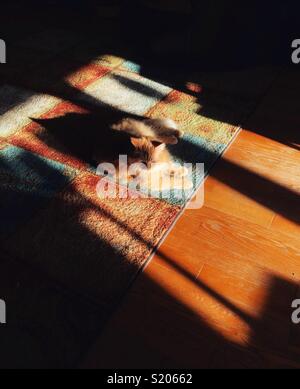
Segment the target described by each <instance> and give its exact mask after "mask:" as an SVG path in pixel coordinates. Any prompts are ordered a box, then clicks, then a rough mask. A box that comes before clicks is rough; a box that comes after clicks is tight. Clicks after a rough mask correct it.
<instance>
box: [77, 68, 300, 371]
mask: <svg viewBox="0 0 300 389" xmlns="http://www.w3.org/2000/svg"><path fill="white" fill-rule="evenodd" d="M299 90H300V77H299V76H297V75H296V74H295V73H293V72H291V71H290V72H286V73H284V74H283V75H282V76H281V77H280V79H278V80H277V82H276V83H275V84H274V85H273V87H272V88H271V90H269V92H268V94H267V95H266V96H265V98H264V99H263V101H262V102H261V104H260V105H259V107H258V108H257V109H256V111H255V112H254V113H253V115H252V116H251V117H250V118H249V120H248V121H247V123H246V124H245V128H244V130H243V131H242V132H241V133H240V134H239V136H238V137H237V139H236V140H235V141H234V143H233V144H232V146H231V147H230V148H229V149H228V150H227V152H226V153H225V155H224V156H223V158H222V160H220V161H219V162H218V163H217V164H216V166H215V167H214V168H213V170H212V171H211V174H210V176H209V177H208V179H207V180H206V182H205V205H204V207H203V208H201V209H198V210H187V211H186V212H185V213H184V214H183V216H182V217H181V218H180V220H179V221H178V222H177V224H176V225H175V227H174V229H173V230H172V232H171V233H170V234H169V236H168V237H167V239H166V240H165V242H164V243H163V244H162V246H161V247H160V249H159V252H158V253H157V255H156V256H155V257H154V259H153V260H152V261H151V262H150V263H149V265H148V266H147V268H146V269H145V271H144V272H143V273H142V274H141V275H140V276H139V277H138V279H137V280H136V281H135V282H134V284H133V286H132V288H131V289H130V291H129V293H128V294H127V296H126V297H125V299H124V301H123V302H122V304H121V306H120V307H119V309H118V310H117V312H116V313H115V315H114V316H113V317H112V319H111V320H110V321H109V323H108V324H107V326H106V328H105V330H104V331H103V332H102V335H101V336H100V337H99V339H98V341H97V343H96V344H95V345H94V347H93V348H92V350H91V352H90V353H89V355H88V356H87V358H86V359H85V361H84V363H83V367H88V368H107V367H108V368H142V367H145V368H150V367H152V368H153V367H156V368H165V367H174V368H183V367H185V368H204V367H210V368H214V367H221V368H227V367H237V368H239V367H300V325H298V326H297V325H295V324H292V322H291V313H292V309H291V304H292V301H293V300H294V299H295V298H296V297H297V296H299V297H300V293H299V289H298V285H299V280H300V228H299V223H300V201H299V194H300V152H299V150H300V140H299V137H300V132H299V130H300V110H299V106H298V104H297V99H298V97H299Z"/></svg>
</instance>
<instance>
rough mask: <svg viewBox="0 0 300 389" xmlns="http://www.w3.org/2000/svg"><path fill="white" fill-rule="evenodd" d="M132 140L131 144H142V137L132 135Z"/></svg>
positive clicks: (135, 145)
mask: <svg viewBox="0 0 300 389" xmlns="http://www.w3.org/2000/svg"><path fill="white" fill-rule="evenodd" d="M130 142H131V144H132V145H133V146H134V147H137V146H139V145H140V144H141V139H140V138H135V137H133V136H132V137H131V138H130Z"/></svg>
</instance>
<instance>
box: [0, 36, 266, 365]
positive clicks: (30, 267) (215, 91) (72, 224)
mask: <svg viewBox="0 0 300 389" xmlns="http://www.w3.org/2000/svg"><path fill="white" fill-rule="evenodd" d="M48 35H49V33H48ZM50 35H51V34H50ZM52 36H53V34H52ZM54 36H55V37H56V38H55V39H56V40H57V39H58V40H59V39H60V40H59V41H60V44H59V45H55V46H53V45H51V44H48V43H47V44H46V43H45V41H47V34H45V33H43V34H41V35H39V36H35V37H33V38H31V39H29V40H24V41H23V42H21V44H20V47H23V48H25V49H26V50H32V51H34V50H37V51H38V50H40V51H41V53H43V55H41V58H48V57H51V55H52V54H53V55H54V54H55V55H56V57H55V59H53V60H52V65H49V66H48V67H47V71H44V69H41V68H40V67H36V68H35V69H36V70H34V69H30V71H28V70H26V72H23V73H22V74H21V75H18V77H17V78H16V83H14V82H9V83H4V84H2V85H0V114H1V117H0V183H1V187H0V201H1V203H0V207H1V219H0V241H1V249H2V250H1V259H0V298H2V299H5V301H6V304H7V310H8V319H7V320H8V324H7V325H6V326H5V327H1V331H0V342H1V351H0V365H1V366H2V367H3V366H10V365H12V366H14V367H16V366H20V367H72V366H76V364H77V363H78V362H79V361H80V358H81V357H82V355H83V353H85V352H86V351H87V349H88V347H89V346H90V345H91V343H92V342H93V340H94V339H95V337H96V336H97V335H98V334H99V332H100V331H101V328H102V326H103V325H104V324H105V322H106V320H107V318H108V317H109V315H110V314H111V312H112V311H113V310H114V309H115V307H116V304H117V303H118V302H119V301H120V299H121V298H122V296H124V294H125V293H126V290H127V289H128V287H129V286H130V284H131V283H132V281H133V280H134V279H135V277H136V276H137V274H138V272H139V271H140V270H141V269H142V268H143V266H144V265H145V263H146V262H147V260H148V259H149V258H150V256H151V254H152V253H153V251H154V250H155V249H156V248H157V246H158V244H159V242H160V241H161V240H162V238H163V237H164V236H165V234H166V233H167V232H168V230H169V229H170V227H171V226H172V224H173V222H174V221H175V220H176V218H177V216H178V215H179V214H180V212H181V211H182V209H183V208H184V207H185V205H186V204H185V203H186V200H184V201H182V202H177V203H176V202H174V201H172V199H168V198H163V199H160V198H154V197H152V198H151V197H150V198H138V199H135V198H131V197H130V196H129V197H128V198H124V199H123V198H122V199H120V198H119V199H118V198H116V199H105V200H104V199H100V198H99V197H98V196H97V193H96V186H97V183H98V182H99V176H97V175H96V174H95V171H94V169H93V168H92V167H91V166H90V165H89V164H88V163H86V162H85V161H82V160H80V159H78V158H76V156H74V155H72V154H69V153H68V152H66V151H65V150H64V149H63V148H61V147H58V145H56V144H55V143H54V144H53V143H51V142H49V134H48V133H47V130H46V129H45V128H44V127H43V126H41V125H40V124H38V123H37V122H34V121H32V120H31V118H32V117H34V118H41V119H54V118H57V117H61V116H63V115H66V114H68V113H75V114H78V115H81V114H83V113H88V112H89V109H88V106H89V105H95V106H97V105H99V106H103V105H104V104H106V105H112V106H115V107H116V108H118V109H121V110H124V111H126V112H131V113H135V114H139V115H144V116H148V117H152V118H156V117H170V118H172V119H174V120H175V121H176V122H177V123H178V124H179V125H180V127H181V128H182V129H183V130H184V131H185V135H184V138H183V139H182V140H181V141H180V142H179V144H178V145H177V146H175V147H174V148H173V149H171V152H172V153H173V154H174V156H180V158H181V160H183V161H186V162H202V163H204V166H205V174H207V172H208V171H209V169H210V168H211V167H212V165H213V164H214V163H215V161H216V160H217V159H218V158H219V157H220V155H221V154H222V153H223V151H224V150H225V149H226V147H227V146H228V145H229V144H230V142H231V141H232V139H233V137H234V136H235V135H236V133H237V131H238V128H239V124H240V122H241V121H242V120H243V118H245V117H246V116H247V114H248V113H249V112H250V111H251V109H253V106H254V103H255V102H256V100H257V97H258V95H257V94H255V93H256V92H257V90H255V93H254V94H252V93H246V94H245V95H241V94H239V93H237V90H238V91H241V88H239V87H237V86H236V85H234V84H232V83H231V82H229V81H228V79H226V77H225V76H224V77H223V78H222V76H221V75H219V82H216V78H215V77H212V76H210V75H206V74H199V75H198V80H199V82H198V83H190V84H187V90H186V92H187V93H184V92H182V91H178V90H176V89H174V88H173V87H172V86H170V84H169V85H167V84H164V82H157V81H155V80H150V79H148V78H146V77H143V76H142V75H141V74H139V73H140V68H139V66H138V64H135V63H133V62H130V61H128V60H126V59H124V58H119V57H116V56H112V55H101V56H99V57H96V58H93V60H91V61H89V62H88V63H85V64H82V63H81V61H80V53H81V51H80V47H79V48H78V49H77V50H76V51H74V50H71V49H70V47H69V46H68V42H69V41H68V35H67V34H63V32H59V31H58V32H57V33H56V35H54ZM45 48H47V50H45ZM58 48H59V49H60V50H62V51H63V54H61V53H56V52H55V53H53V51H55V50H57V49H58ZM81 48H82V50H84V49H86V46H84V45H82V46H81ZM68 49H69V51H68ZM58 54H59V56H57V55H58ZM77 60H78V65H77V62H76V61H77ZM45 61H46V59H45ZM70 62H72V69H71V70H70V69H69V68H68V64H69V63H70ZM74 63H75V64H76V69H75V66H74ZM58 64H59V65H61V66H64V64H65V65H66V69H67V70H66V71H65V72H64V76H63V78H59V77H60V76H61V74H62V73H61V74H58V75H57V84H55V85H54V86H53V85H48V84H50V82H48V83H47V80H53V75H55V74H56V73H55V72H56V71H57V70H56V68H57V67H58ZM32 66H33V65H32ZM35 66H36V64H35ZM3 69H4V68H2V69H1V70H2V71H4V70H3ZM51 77H52V78H51ZM245 78H247V77H244V78H243V79H244V80H245ZM235 79H236V78H235ZM261 80H262V83H261V85H260V90H259V93H258V94H260V93H261V92H262V91H263V90H264V89H265V87H266V85H268V82H269V81H266V80H265V79H264V77H263V76H262V77H261ZM211 81H213V82H211ZM205 84H207V85H208V87H207V90H208V93H207V94H206V98H207V96H208V100H206V105H205V103H202V102H201V98H200V95H201V91H202V88H203V85H205ZM20 85H22V86H20ZM26 85H27V87H26ZM31 85H32V88H30V86H31ZM41 85H43V86H44V85H47V86H49V88H48V91H49V93H43V92H42V91H40V90H39V89H42V88H41V87H40V86H41ZM248 85H249V86H251V81H249V79H248ZM45 89H46V88H45ZM52 90H53V93H52V92H51V91H52ZM189 90H190V92H191V93H188V91H189ZM195 92H196V93H195ZM248 92H249V89H248ZM250 92H251V88H250ZM198 94H199V96H198ZM213 113H215V114H216V115H215V116H214V115H213ZM218 114H220V116H219V117H220V119H218ZM85 130H86V129H84V128H83V129H82V131H85ZM61 131H64V128H61ZM202 178H203V177H202ZM199 184H200V180H199V181H198V182H197V185H199Z"/></svg>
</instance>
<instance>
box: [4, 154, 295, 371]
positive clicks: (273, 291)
mask: <svg viewBox="0 0 300 389" xmlns="http://www.w3.org/2000/svg"><path fill="white" fill-rule="evenodd" d="M19 158H20V160H21V161H22V163H23V164H24V165H25V166H28V165H29V166H30V165H31V163H32V160H30V159H28V156H27V155H26V153H24V154H23V155H20V156H19ZM31 158H32V157H31ZM35 164H37V165H39V166H40V168H39V169H36V170H35V171H36V174H37V175H40V176H39V178H40V179H41V180H45V171H48V175H49V174H50V173H51V174H52V175H53V176H56V177H57V176H58V177H60V175H61V173H59V172H58V171H57V169H55V168H53V171H52V172H51V171H49V170H51V169H50V168H49V166H48V165H47V166H43V162H42V161H39V162H37V161H36V162H35ZM1 166H2V164H1ZM5 170H7V171H8V172H13V171H14V169H13V168H11V169H5ZM2 174H3V171H2ZM14 177H15V179H16V180H17V177H16V173H14ZM36 179H37V178H36ZM28 180H29V181H30V178H29V177H28ZM31 180H32V178H31ZM2 182H3V178H2ZM9 182H10V185H11V189H10V193H11V194H13V191H14V189H13V188H14V187H15V188H16V189H17V188H18V185H17V184H18V182H15V183H14V185H12V182H11V181H9ZM21 183H22V182H20V183H19V189H18V198H22V193H21V188H20V184H21ZM16 189H15V190H16ZM45 189H46V188H45V185H37V186H36V188H32V194H31V196H33V197H34V199H35V200H37V199H38V198H40V200H41V201H42V202H43V204H44V205H42V203H40V204H39V209H38V210H37V211H38V212H36V218H37V223H35V222H32V221H30V222H29V223H30V224H27V228H25V229H24V226H26V224H24V221H23V222H22V223H21V225H19V226H18V227H16V228H15V230H14V231H13V235H11V234H3V233H1V260H0V266H1V272H0V274H1V275H0V277H1V282H0V295H1V296H2V297H5V301H6V304H7V307H8V313H9V314H8V324H7V325H6V326H4V327H1V332H0V337H1V357H0V363H1V367H23V368H24V367H25V368H33V367H35V368H36V367H46V368H53V367H60V368H63V367H75V366H78V364H79V363H80V361H81V360H82V358H83V355H85V354H86V353H87V350H88V349H89V348H90V346H91V345H92V344H93V343H94V342H95V340H96V339H97V337H98V336H99V333H100V332H101V330H102V329H103V327H104V325H105V324H106V323H107V319H108V317H109V316H110V315H111V313H112V311H114V310H115V309H116V307H117V306H119V304H120V299H122V298H123V296H124V291H125V290H126V289H127V288H128V287H129V285H130V284H131V282H132V280H133V278H134V276H136V274H137V272H138V270H139V269H138V267H136V266H135V265H133V264H132V265H129V263H128V261H127V260H126V256H124V255H122V253H121V252H120V251H119V250H118V249H117V248H116V247H114V246H113V245H112V244H110V243H109V242H108V241H105V240H103V239H101V237H99V235H95V234H94V233H93V232H92V231H91V230H89V229H88V228H87V226H86V225H85V224H84V223H82V222H81V221H80V220H81V219H80V217H79V215H82V214H83V213H84V212H86V211H88V210H89V211H90V210H94V211H96V212H97V219H98V221H99V220H100V219H103V218H105V219H107V220H110V222H112V223H113V224H114V225H116V226H118V227H119V228H120V230H119V231H120V232H121V231H123V233H128V234H129V235H130V236H131V237H132V238H133V239H134V240H137V241H138V242H140V243H141V245H142V246H145V247H146V248H147V249H149V250H150V251H151V250H152V249H153V247H154V244H153V242H151V241H148V240H146V239H145V238H143V237H142V231H136V230H135V229H132V228H131V227H130V226H128V225H126V224H124V222H123V221H121V220H119V219H118V218H116V217H115V216H114V215H113V214H112V213H111V212H110V211H109V210H108V209H106V208H105V207H102V206H100V205H96V204H94V203H93V202H91V201H90V200H89V199H88V198H87V197H85V196H83V195H82V194H81V193H76V191H74V188H73V191H71V190H70V191H69V193H68V188H67V189H65V190H64V193H65V194H66V195H64V196H62V195H59V196H54V197H53V198H52V199H49V198H48V196H47V195H45ZM47 189H48V188H47ZM56 189H58V188H56ZM23 190H27V191H28V185H26V188H24V189H23ZM3 195H4V197H3ZM27 195H28V193H27V194H26V196H27ZM29 196H30V193H29ZM0 198H1V203H2V204H3V205H5V206H7V203H6V202H5V198H6V190H5V186H4V187H3V186H2V188H1V190H0ZM29 204H30V202H28V198H27V197H26V199H25V200H24V206H25V205H26V206H27V207H28V206H29ZM11 207H13V206H11ZM50 215H52V216H50ZM43 221H44V222H45V224H42V223H43ZM2 223H4V221H2ZM20 227H22V228H21V229H20ZM27 229H28V231H26V230H27ZM50 231H52V234H53V235H51V234H50V235H49V232H50ZM11 233H12V232H11ZM75 242H76V244H75V246H74V243H75ZM44 248H47V250H46V251H45V250H44ZM87 250H88V255H87ZM159 255H160V257H161V258H162V259H163V261H164V262H165V263H166V264H167V265H170V266H171V267H172V268H173V269H175V270H176V271H177V272H178V273H179V274H181V275H182V276H183V277H184V278H186V279H187V280H189V281H190V282H191V283H193V284H194V286H195V288H196V293H197V290H199V291H201V292H205V294H206V295H208V296H210V298H213V299H214V300H215V301H216V303H217V304H218V305H221V306H223V307H224V308H225V309H227V310H229V311H230V312H232V313H233V314H234V315H235V316H237V317H239V318H240V320H242V321H243V322H244V323H245V324H246V325H247V326H249V328H250V330H251V336H250V338H249V340H248V341H247V347H246V346H241V345H239V344H236V343H235V342H234V341H232V340H228V339H227V338H226V336H225V335H224V334H223V335H222V334H221V333H222V330H221V327H222V326H221V327H220V333H219V331H218V330H217V328H216V326H215V325H214V326H211V325H210V324H209V323H207V321H206V319H205V318H203V319H202V318H201V314H196V312H195V311H194V309H190V307H188V306H187V305H186V304H184V303H182V302H181V301H179V300H177V299H175V298H174V297H172V296H171V295H170V294H168V293H167V292H166V291H165V290H164V289H162V288H161V287H160V285H159V283H156V282H155V280H153V279H149V278H147V276H146V275H145V274H141V275H140V277H139V279H138V282H139V283H142V284H143V291H144V293H143V294H142V295H141V296H140V297H141V305H140V306H139V309H140V310H138V311H136V310H135V311H133V312H131V315H132V316H130V317H128V324H126V325H124V327H123V329H122V331H125V333H126V330H128V328H131V331H134V332H135V331H136V332H135V333H134V334H133V333H129V334H126V336H125V338H124V333H122V334H121V336H122V339H123V342H119V339H118V337H119V336H120V334H118V333H114V335H113V340H112V339H110V338H108V340H109V341H111V343H110V345H109V350H110V352H111V353H116V352H117V350H118V353H117V354H118V355H117V356H116V355H110V353H109V352H108V355H105V360H104V359H103V361H101V360H99V359H97V358H96V357H95V356H94V358H96V359H94V363H96V364H99V365H102V364H103V365H104V366H105V367H114V368H116V367H123V366H124V364H125V367H157V368H164V367H173V368H174V367H178V368H179V367H181V368H182V367H187V368H190V367H198V368H199V367H202V368H203V367H210V368H211V367H221V368H225V367H226V368H229V367H234V368H272V367H299V362H298V361H299V351H298V350H297V347H296V345H295V344H293V348H291V347H289V346H288V340H289V337H288V336H287V333H288V332H289V331H290V330H291V326H293V325H292V324H291V322H290V315H291V312H290V303H291V300H290V299H292V298H294V297H295V296H296V292H297V288H298V286H297V285H296V284H293V283H291V282H289V281H286V280H284V279H281V278H280V277H275V276H272V275H270V282H269V284H268V293H267V299H266V301H265V305H264V307H263V309H260V310H259V314H257V315H255V316H252V315H251V314H249V313H247V312H246V311H244V310H243V309H241V308H239V307H238V306H237V305H235V303H233V302H232V301H229V300H228V299H227V298H226V297H224V296H222V295H221V294H220V293H218V292H216V291H215V290H214V289H213V288H211V287H210V286H209V285H207V284H206V283H205V282H203V281H201V280H199V279H195V278H194V276H192V275H191V274H190V273H189V272H188V271H187V270H185V269H183V268H182V267H181V266H180V265H178V264H176V263H175V262H174V260H173V259H172V258H169V257H167V256H166V255H164V254H162V253H159ZM104 262H105V263H104ZM124 263H127V264H126V266H125V267H124ZM120 267H121V268H122V271H121V272H120V271H119V270H120ZM108 275H109V284H108V283H107V280H108ZM105 280H106V281H105ZM116 285H118V287H117V288H116ZM95 287H96V289H95ZM96 290H97V292H96V293H95V291H96ZM152 301H157V305H154V306H152V304H151V302H152ZM147 307H148V309H147ZM152 307H153V309H154V311H153V310H152V309H151V308H152ZM120 308H121V307H120ZM135 308H136V307H135ZM135 315H137V316H136V317H135ZM132 323H136V325H137V326H138V328H135V327H134V325H132ZM171 323H172V324H171ZM143 326H145V330H149V333H148V336H149V338H148V339H149V344H150V345H147V344H143V343H141V344H140V345H139V346H138V347H142V350H140V349H138V351H139V352H141V354H140V357H139V361H140V362H139V363H140V366H136V365H134V366H130V363H131V362H130V358H129V359H123V360H122V357H124V355H123V354H122V353H123V352H124V349H122V347H123V345H124V339H128V341H129V340H130V339H131V340H130V342H131V348H129V349H128V350H127V351H126V352H127V353H129V354H130V352H133V353H134V352H135V350H136V347H137V344H138V343H139V341H140V339H139V336H140V331H141V328H143ZM169 326H171V327H173V330H172V331H168V328H169ZM107 328H110V327H109V323H108V327H107ZM162 328H164V330H163V332H162V333H161V334H160V335H159V332H157V331H161V330H162ZM112 329H113V327H112ZM150 329H152V331H151V330H150ZM174 329H175V330H174ZM179 330H180V331H179ZM177 331H179V333H180V334H182V335H179V336H182V339H181V341H182V343H181V346H180V355H179V356H178V355H176V354H173V348H174V346H176V348H177V347H178V341H179V340H178V332H177ZM233 331H234V329H233ZM293 331H295V329H294V328H293ZM191 334H193V335H192V337H191ZM132 336H133V338H132ZM156 336H157V338H156ZM174 336H176V337H177V338H176V339H177V343H176V342H175V343H176V344H174V343H173V346H172V342H174V338H173V337H174ZM152 337H155V339H153V338H152ZM179 339H180V338H179ZM142 341H144V338H143V337H142ZM169 342H170V343H169ZM125 344H126V341H125ZM120 348H121V349H120ZM102 358H103V356H102ZM113 361H115V362H113ZM112 362H113V364H112V365H111V366H109V364H110V363H112ZM119 364H121V366H119ZM144 364H146V365H144Z"/></svg>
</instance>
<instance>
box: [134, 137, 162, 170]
mask: <svg viewBox="0 0 300 389" xmlns="http://www.w3.org/2000/svg"><path fill="white" fill-rule="evenodd" d="M131 144H132V145H133V151H132V153H131V155H130V156H129V158H128V162H129V164H132V163H136V162H142V163H144V164H145V165H146V166H147V167H148V168H150V167H151V164H153V163H158V162H161V160H162V153H163V152H164V150H165V148H166V145H165V143H159V142H155V141H151V140H149V139H148V138H145V137H143V138H131Z"/></svg>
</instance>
